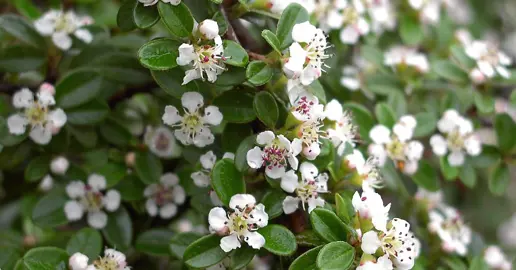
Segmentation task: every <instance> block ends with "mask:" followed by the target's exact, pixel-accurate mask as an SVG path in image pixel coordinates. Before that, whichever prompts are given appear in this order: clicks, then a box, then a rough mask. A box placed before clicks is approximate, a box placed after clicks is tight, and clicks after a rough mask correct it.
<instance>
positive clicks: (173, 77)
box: [151, 68, 220, 99]
mask: <svg viewBox="0 0 516 270" xmlns="http://www.w3.org/2000/svg"><path fill="white" fill-rule="evenodd" d="M151 74H152V77H154V80H155V81H156V82H157V83H158V85H159V86H160V87H161V88H162V89H163V90H165V92H166V93H167V94H169V95H171V96H173V97H175V98H177V99H181V96H183V94H184V93H186V92H189V91H198V90H199V87H198V86H197V83H196V82H195V81H192V82H190V83H188V84H186V85H182V83H183V77H184V76H185V72H184V71H183V70H182V69H180V68H174V69H170V70H165V71H158V70H151ZM219 79H220V78H219Z"/></svg>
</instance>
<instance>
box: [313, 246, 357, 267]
mask: <svg viewBox="0 0 516 270" xmlns="http://www.w3.org/2000/svg"><path fill="white" fill-rule="evenodd" d="M354 258H355V249H353V247H352V246H351V245H349V244H348V243H346V242H344V241H337V242H332V243H329V244H327V245H325V246H324V247H323V248H322V249H321V250H320V251H319V254H318V255H317V267H319V269H321V270H347V269H348V268H349V267H350V266H351V264H352V263H353V259H354Z"/></svg>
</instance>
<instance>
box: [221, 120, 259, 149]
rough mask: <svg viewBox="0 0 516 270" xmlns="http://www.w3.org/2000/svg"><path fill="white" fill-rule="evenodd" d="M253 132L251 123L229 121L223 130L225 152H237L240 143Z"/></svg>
mask: <svg viewBox="0 0 516 270" xmlns="http://www.w3.org/2000/svg"><path fill="white" fill-rule="evenodd" d="M252 134H253V131H252V129H251V127H250V126H249V125H246V124H233V123H229V124H227V125H226V126H225V127H224V131H223V132H222V149H223V150H224V151H225V152H230V153H235V152H236V151H237V148H238V145H240V143H241V142H242V141H243V140H244V139H245V138H247V137H248V136H250V135H252Z"/></svg>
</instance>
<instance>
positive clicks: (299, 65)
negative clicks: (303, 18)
mask: <svg viewBox="0 0 516 270" xmlns="http://www.w3.org/2000/svg"><path fill="white" fill-rule="evenodd" d="M292 39H293V40H294V43H292V45H290V48H289V53H290V55H289V58H288V60H287V62H286V63H285V64H284V65H283V71H284V72H285V75H286V76H287V77H288V78H289V79H290V80H289V83H290V86H288V89H289V90H290V89H292V88H293V87H294V86H295V85H299V84H302V85H310V84H311V83H312V82H313V81H314V80H316V79H318V78H319V77H321V75H322V72H323V71H324V70H323V69H322V67H323V65H324V60H326V59H328V58H329V57H330V55H328V54H327V53H326V49H327V48H329V47H330V46H329V45H328V44H327V43H326V36H325V35H324V32H323V31H322V30H321V29H318V28H316V27H315V26H313V25H311V24H310V23H309V22H303V23H298V24H296V25H294V27H293V28H292Z"/></svg>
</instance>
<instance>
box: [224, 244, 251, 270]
mask: <svg viewBox="0 0 516 270" xmlns="http://www.w3.org/2000/svg"><path fill="white" fill-rule="evenodd" d="M256 253H258V250H257V249H254V248H251V247H249V246H243V247H241V248H239V249H237V250H235V251H234V252H233V253H232V254H231V256H230V258H231V263H230V269H244V268H245V267H246V266H247V265H248V264H249V263H250V262H251V261H252V260H253V258H254V256H255V255H256Z"/></svg>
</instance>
